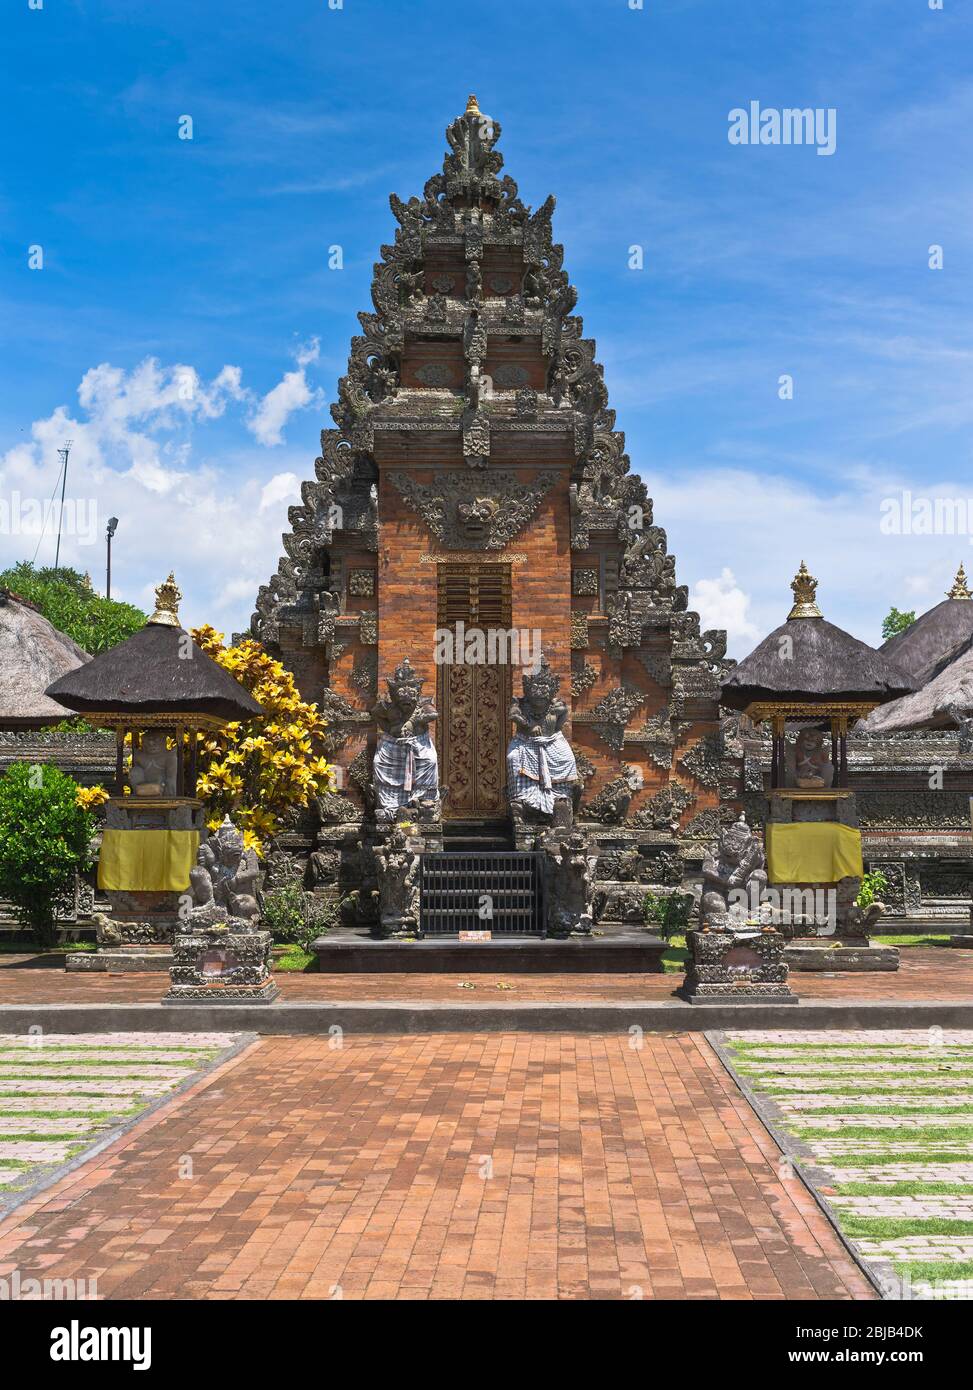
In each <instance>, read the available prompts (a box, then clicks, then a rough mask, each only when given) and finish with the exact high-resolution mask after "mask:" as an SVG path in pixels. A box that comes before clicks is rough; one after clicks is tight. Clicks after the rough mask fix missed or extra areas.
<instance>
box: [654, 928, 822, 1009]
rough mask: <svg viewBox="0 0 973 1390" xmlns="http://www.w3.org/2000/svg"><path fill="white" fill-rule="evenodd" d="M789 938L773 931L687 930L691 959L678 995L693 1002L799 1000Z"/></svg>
mask: <svg viewBox="0 0 973 1390" xmlns="http://www.w3.org/2000/svg"><path fill="white" fill-rule="evenodd" d="M785 944H786V943H785V940H784V937H783V936H782V935H781V933H780V932H778V931H774V930H767V929H764V930H755V931H744V932H740V931H719V930H715V931H714V930H709V931H703V930H697V931H690V932H687V933H686V945H687V946H688V947H689V952H690V961H689V965H688V967H687V969H686V978H685V980H684V981H683V983H682V985H681V986H680V989H679V994H680V995H681V997H682V998H683V999H685V1000H686V1001H687V1003H689V1004H708V1003H710V1002H711V1001H716V1002H718V1003H720V1004H727V1003H729V1004H758V1003H763V1002H764V1001H765V1000H771V1001H773V1002H774V1003H775V1004H796V1003H797V995H796V994H794V993H793V992H792V991H791V989H790V987H789V986H788V983H787V975H788V969H787V964H786V962H785V960H784V947H785Z"/></svg>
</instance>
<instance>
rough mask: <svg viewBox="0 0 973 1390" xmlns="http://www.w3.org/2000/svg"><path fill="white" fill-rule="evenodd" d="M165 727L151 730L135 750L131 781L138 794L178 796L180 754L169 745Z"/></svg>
mask: <svg viewBox="0 0 973 1390" xmlns="http://www.w3.org/2000/svg"><path fill="white" fill-rule="evenodd" d="M167 743H168V739H167V737H166V733H165V730H164V729H147V730H146V732H145V733H144V734H143V735H142V741H141V743H140V744H139V746H138V748H136V749H135V751H134V752H133V753H132V766H131V767H130V768H129V772H128V784H129V786H130V787H131V788H132V792H133V794H134V795H135V796H154V797H159V798H172V797H174V796H175V795H176V768H177V755H176V750H175V748H168V747H167V746H166V745H167Z"/></svg>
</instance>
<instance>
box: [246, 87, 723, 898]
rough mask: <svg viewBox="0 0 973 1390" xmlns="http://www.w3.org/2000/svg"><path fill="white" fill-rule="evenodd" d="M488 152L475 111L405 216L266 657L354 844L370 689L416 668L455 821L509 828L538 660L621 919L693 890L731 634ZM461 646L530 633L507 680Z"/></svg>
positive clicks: (543, 227)
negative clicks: (508, 785) (521, 702)
mask: <svg viewBox="0 0 973 1390" xmlns="http://www.w3.org/2000/svg"><path fill="white" fill-rule="evenodd" d="M499 135H500V125H499V123H498V122H497V121H496V120H494V119H492V118H491V117H489V116H487V115H485V114H483V113H482V112H481V111H480V110H479V108H478V106H477V103H476V99H475V98H474V97H471V98H470V100H469V103H468V105H467V108H466V111H465V112H464V113H463V115H461V116H459V117H457V119H456V120H454V121H453V122H452V123H451V124H450V126H449V127H448V129H447V131H446V139H447V141H448V144H449V153H448V154H447V155H446V159H445V162H444V165H443V172H442V173H440V174H435V175H434V176H433V177H432V178H431V179H430V180H429V182H428V183H427V184H426V186H425V189H424V191H423V195H422V197H421V198H416V197H414V198H411V199H410V200H409V202H408V203H404V202H402V201H401V199H399V198H398V197H396V196H394V195H393V196H392V198H391V206H392V211H393V213H394V215H395V218H396V220H397V222H398V228H397V230H396V234H395V242H394V245H390V246H383V247H382V250H381V260H380V262H379V263H378V264H377V265H376V266H375V274H374V280H373V284H372V302H373V304H374V312H372V313H362V314H360V315H359V321H360V323H361V327H362V334H361V336H359V337H355V338H353V339H352V346H351V356H350V359H349V365H348V374H347V375H346V376H345V377H343V378H342V379H341V381H340V382H339V386H338V401H337V403H336V404H335V405H333V406H332V408H331V414H332V417H333V419H334V422H335V426H336V428H334V429H329V430H325V431H323V432H322V435H321V457H320V458H319V459H318V460H317V461H316V476H315V479H314V480H313V481H310V482H306V483H304V485H303V488H302V498H303V505H301V506H298V507H292V508H291V510H290V514H289V519H290V526H291V529H290V531H289V533H288V534H287V535H285V536H284V550H285V552H286V553H285V556H284V558H283V559H282V560H281V561H280V564H279V566H278V571H277V574H276V575H274V577H273V578H272V579H271V581H270V583H269V584H267V585H265V586H263V587H262V588H261V590H260V592H259V596H258V598H257V611H256V613H255V614H254V617H253V621H252V632H253V635H254V636H255V637H257V638H259V639H260V640H261V641H262V642H264V643H265V644H266V645H267V646H268V647H269V648H270V649H271V650H273V651H274V652H276V653H278V654H279V655H280V656H281V657H282V659H283V660H284V662H285V663H286V664H287V666H288V667H289V668H290V669H292V670H293V671H294V674H295V676H296V678H297V680H298V683H299V685H300V687H301V690H302V692H303V694H304V695H305V697H306V698H309V699H314V700H317V701H318V702H320V703H321V705H322V708H323V711H324V713H325V714H326V716H327V718H328V719H329V721H330V723H331V734H332V751H333V756H334V758H335V760H336V761H337V763H338V764H339V765H340V766H341V767H343V768H344V769H345V775H346V781H345V784H344V785H345V789H346V790H347V793H348V796H349V797H350V799H351V805H348V804H346V805H345V806H344V807H343V808H341V810H340V811H338V812H335V814H336V815H338V816H339V818H340V819H341V820H343V821H345V822H346V824H349V823H351V822H352V821H353V819H354V816H357V817H358V818H359V819H360V818H361V817H362V815H363V814H364V812H365V803H364V800H363V792H364V791H365V789H366V788H367V785H368V783H369V760H370V739H371V738H372V737H373V734H372V725H371V723H370V718H369V713H368V711H369V710H370V708H371V707H372V705H373V704H374V701H375V694H376V689H377V680H378V675H379V672H381V673H382V674H383V675H384V674H387V673H389V672H391V671H392V670H394V668H395V667H396V666H397V665H398V664H399V662H400V661H402V659H403V658H404V657H406V656H408V657H409V659H410V661H411V663H412V665H413V667H414V668H415V669H416V671H417V672H418V673H419V674H420V675H421V676H422V677H424V678H425V689H426V691H427V692H429V693H430V694H433V695H434V698H435V703H436V707H437V708H438V710H439V714H440V718H439V721H438V725H437V732H436V739H437V743H438V748H439V760H440V769H441V783H442V785H443V786H444V787H445V788H447V789H448V795H447V797H446V800H445V804H444V816H445V817H446V819H447V822H448V820H449V819H450V818H453V819H458V820H461V821H464V822H470V821H472V822H477V821H481V822H485V823H486V822H495V821H497V820H499V819H501V818H502V817H504V816H505V815H506V810H507V807H506V801H505V796H504V790H505V788H504V778H505V771H504V749H505V746H506V743H507V740H508V738H509V735H510V726H509V722H508V710H509V706H510V699H511V693H512V691H514V690H516V691H519V689H520V669H519V668H520V667H521V666H523V665H526V664H530V662H531V661H532V660H538V661H539V659H540V655H541V652H543V655H544V656H545V657H546V658H547V660H548V662H549V663H550V666H551V667H552V669H553V670H554V671H555V672H557V673H559V674H560V675H561V676H562V677H563V680H562V685H561V692H562V695H563V696H564V698H566V699H568V700H569V703H570V704H571V706H572V710H571V713H572V718H571V720H570V721H569V724H568V726H567V732H568V734H569V737H570V739H571V743H572V746H573V747H574V750H575V752H576V755H577V761H578V768H579V772H580V775H581V776H582V778H583V779H584V783H585V786H584V795H583V798H582V802H581V809H580V812H579V818H580V820H581V821H583V822H586V823H588V824H589V826H590V827H591V831H592V834H593V836H594V839H595V841H596V842H598V843H599V844H600V848H601V855H600V859H599V866H598V875H597V877H598V880H599V885H598V886H599V894H598V896H597V897H596V908H600V911H601V915H602V916H603V917H605V918H606V919H608V920H611V919H615V920H626V919H628V920H632V919H633V917H634V916H636V915H637V916H640V915H641V898H642V896H643V895H644V891H645V889H644V887H641V886H640V885H641V884H649V883H659V884H668V885H673V884H675V883H678V882H679V880H680V878H681V877H682V876H683V874H684V870H685V869H686V868H687V867H688V868H690V869H692V868H693V867H694V865H698V861H699V859H700V858H701V855H702V852H703V849H704V847H705V845H706V844H707V842H708V841H709V840H711V839H712V838H713V835H714V833H715V832H716V829H717V824H718V806H719V800H720V781H721V776H722V775H723V769H724V761H723V749H722V746H721V744H720V731H719V730H720V726H719V720H718V709H717V700H718V696H719V689H720V679H721V676H722V675H723V674H724V671H725V663H724V653H725V645H726V644H725V634H723V633H721V632H715V631H713V632H706V633H703V634H701V633H700V631H699V619H698V617H697V615H696V614H694V613H691V612H688V611H687V599H688V590H687V588H686V587H685V586H680V585H678V584H677V582H676V575H675V566H674V560H673V557H672V556H671V555H669V554H668V552H667V546H666V535H665V532H664V531H663V530H662V528H661V527H659V526H656V525H655V524H654V521H653V517H652V503H651V501H650V499H649V497H648V496H647V493H646V487H645V484H644V483H643V482H642V480H641V479H640V478H639V477H638V476H636V475H634V474H632V473H631V472H630V471H629V468H630V465H629V459H628V457H627V455H626V453H625V440H624V436H623V435H622V434H621V433H620V432H619V431H617V430H616V429H615V428H614V426H615V413H614V411H612V410H610V409H609V408H608V393H607V390H606V387H605V383H604V380H603V372H602V368H601V366H600V365H599V364H598V363H597V362H596V361H595V344H594V342H593V341H592V340H591V339H590V338H585V337H584V336H583V329H582V322H581V319H580V318H579V317H577V315H575V314H574V313H573V312H572V311H573V309H574V306H575V302H576V300H577V292H576V291H575V289H574V288H573V286H572V285H571V284H570V283H569V281H568V277H567V275H566V273H565V271H564V270H563V269H562V260H563V249H562V247H561V246H559V245H557V244H556V243H555V242H554V240H553V237H552V230H551V216H552V213H553V210H554V199H553V198H552V197H549V198H548V199H547V200H546V201H545V202H544V203H543V204H542V205H541V206H540V207H539V208H538V209H537V211H536V212H534V211H532V210H531V209H530V208H529V207H526V206H525V205H524V203H523V202H521V200H520V198H519V196H518V191H517V185H516V184H515V183H514V181H513V179H511V178H510V177H509V175H504V176H503V177H501V176H500V170H501V168H502V165H503V158H502V156H501V155H500V153H499V152H498V150H497V148H496V145H497V140H498V138H499ZM471 629H473V630H479V631H483V632H486V633H488V634H490V633H501V632H502V633H506V634H507V639H508V640H509V638H510V636H511V633H515V634H516V639H517V643H518V646H517V650H516V651H515V652H514V662H513V666H514V667H516V669H512V667H511V664H510V663H509V661H508V662H504V661H503V660H502V659H499V660H496V661H487V662H486V663H483V664H468V663H466V662H463V661H459V662H457V661H452V662H447V663H444V662H443V660H442V652H443V642H442V634H443V633H444V632H449V633H450V634H453V636H455V637H456V639H457V640H456V642H455V643H452V644H447V646H448V647H449V649H450V650H452V651H453V653H454V655H455V654H456V653H457V652H458V651H460V650H461V649H462V644H463V641H464V640H465V637H464V634H468V633H469V631H470V630H471ZM437 634H438V635H439V637H438V641H437ZM535 635H536V644H537V645H536V648H535V646H534V642H535ZM502 646H503V644H502V643H501V644H500V647H501V648H502ZM437 653H438V655H437ZM726 768H727V772H728V773H729V774H730V776H731V779H732V767H731V765H730V764H726ZM728 785H729V784H728ZM352 806H353V807H354V808H355V811H354V813H353V812H352ZM332 809H333V808H332ZM633 851H634V853H633ZM687 859H688V861H689V862H688V865H687V863H686V861H687Z"/></svg>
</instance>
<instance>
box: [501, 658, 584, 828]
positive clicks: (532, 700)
mask: <svg viewBox="0 0 973 1390" xmlns="http://www.w3.org/2000/svg"><path fill="white" fill-rule="evenodd" d="M560 683H561V682H560V678H559V677H558V676H556V675H555V674H554V672H553V671H552V670H551V668H550V666H549V665H548V663H547V659H546V657H542V658H541V664H540V668H539V669H538V670H537V671H536V672H530V671H527V672H525V673H524V677H523V685H524V693H523V695H521V696H520V697H519V698H517V699H515V700H514V702H513V704H512V705H511V707H510V718H511V721H512V723H513V725H514V728H515V730H516V732H515V734H514V736H513V738H512V739H511V740H510V743H509V744H508V746H507V794H508V796H509V797H510V815H511V819H512V821H513V831H514V843H515V845H516V847H517V849H519V850H530V849H533V848H534V845H535V843H536V841H537V837H538V834H539V833H540V832H541V831H542V829H543V828H544V827H548V826H555V827H557V829H558V830H563V831H569V830H570V829H571V825H572V823H573V819H574V804H575V801H576V799H577V796H578V793H579V781H578V769H577V765H576V763H575V760H574V754H573V752H572V751H571V745H570V744H569V743H568V741H567V739H566V738H565V737H564V734H563V733H562V729H563V728H564V724H565V721H566V720H567V717H568V709H567V705H565V703H564V701H563V700H559V699H558V697H557V690H558V686H559V685H560Z"/></svg>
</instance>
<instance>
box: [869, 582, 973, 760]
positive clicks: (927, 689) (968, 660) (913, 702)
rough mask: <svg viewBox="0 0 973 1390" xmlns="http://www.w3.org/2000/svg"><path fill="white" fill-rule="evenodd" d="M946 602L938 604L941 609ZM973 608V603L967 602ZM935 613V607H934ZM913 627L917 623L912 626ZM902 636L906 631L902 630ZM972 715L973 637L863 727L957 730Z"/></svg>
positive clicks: (893, 731)
mask: <svg viewBox="0 0 973 1390" xmlns="http://www.w3.org/2000/svg"><path fill="white" fill-rule="evenodd" d="M944 606H945V605H943V604H939V607H940V608H942V607H944ZM967 607H969V608H973V603H969V602H967ZM932 611H933V612H935V609H933V610H932ZM913 626H914V625H913ZM902 635H903V636H905V635H906V634H905V633H903V634H902ZM971 714H973V637H969V638H967V640H966V641H965V642H961V643H960V644H959V646H958V647H956V648H955V649H954V650H953V651H952V652H950V653H948V654H947V656H946V658H945V660H943V661H941V662H940V663H939V667H938V669H937V668H934V673H933V676H932V679H931V680H928V681H926V683H925V684H924V685H923V686H922V688H921V689H919V690H917V691H915V692H914V693H913V694H912V695H906V696H905V697H904V698H903V699H901V700H893V701H892V703H891V704H889V705H886V706H885V707H884V708H883V709H877V710H873V712H872V713H871V714H870V715H869V716H868V718H867V719H866V720H865V722H864V723H863V724H862V725H861V726H860V727H861V731H862V732H863V733H867V734H873V733H874V734H898V733H904V732H906V730H910V729H955V728H956V727H958V726H959V725H960V724H962V722H963V720H964V719H968V718H969V717H970V715H971Z"/></svg>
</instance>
